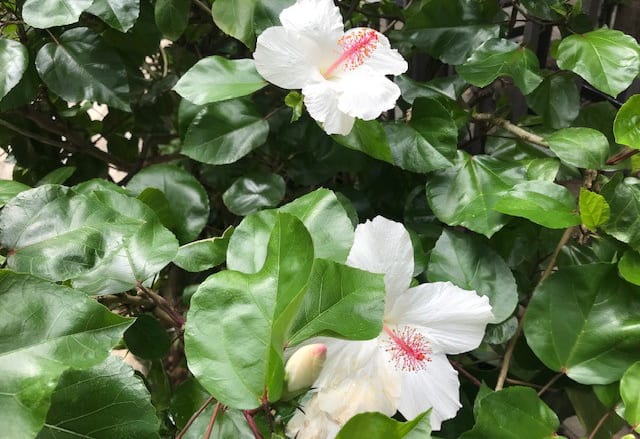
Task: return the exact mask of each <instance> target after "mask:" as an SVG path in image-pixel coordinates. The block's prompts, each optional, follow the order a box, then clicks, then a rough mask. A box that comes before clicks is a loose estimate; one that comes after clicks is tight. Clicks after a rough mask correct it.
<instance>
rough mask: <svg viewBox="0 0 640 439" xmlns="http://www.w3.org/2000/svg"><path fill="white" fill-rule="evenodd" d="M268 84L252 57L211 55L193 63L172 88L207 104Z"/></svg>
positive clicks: (180, 93) (235, 96)
mask: <svg viewBox="0 0 640 439" xmlns="http://www.w3.org/2000/svg"><path fill="white" fill-rule="evenodd" d="M266 85H267V83H266V82H265V81H264V79H262V76H260V75H259V74H258V72H257V71H256V67H255V63H254V61H253V60H252V59H233V60H229V59H226V58H223V57H221V56H210V57H208V58H204V59H201V60H200V61H198V62H197V63H196V65H194V66H193V67H191V68H190V69H189V70H188V71H187V73H185V74H184V75H183V76H182V78H180V80H179V81H178V83H177V84H176V85H175V87H173V89H174V90H175V91H176V93H178V94H179V95H180V96H182V97H183V98H185V99H188V100H189V101H191V102H193V103H194V104H197V105H204V104H210V103H212V102H218V101H225V100H227V99H233V98H238V97H240V96H245V95H248V94H251V93H253V92H254V91H256V90H260V89H261V88H262V87H264V86H266Z"/></svg>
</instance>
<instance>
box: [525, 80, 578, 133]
mask: <svg viewBox="0 0 640 439" xmlns="http://www.w3.org/2000/svg"><path fill="white" fill-rule="evenodd" d="M527 103H528V104H529V106H530V107H531V108H532V109H533V111H535V112H536V113H537V114H538V115H539V116H541V117H542V120H543V122H544V124H545V126H547V127H550V128H554V129H559V128H566V127H568V126H569V125H571V122H573V121H574V120H575V118H576V117H578V113H579V112H580V93H579V90H578V84H577V82H576V77H575V76H574V75H572V74H570V73H560V74H552V75H549V76H547V77H546V78H545V79H544V81H542V83H541V84H540V85H539V86H538V88H536V89H535V90H533V91H532V92H531V93H530V94H529V95H528V96H527Z"/></svg>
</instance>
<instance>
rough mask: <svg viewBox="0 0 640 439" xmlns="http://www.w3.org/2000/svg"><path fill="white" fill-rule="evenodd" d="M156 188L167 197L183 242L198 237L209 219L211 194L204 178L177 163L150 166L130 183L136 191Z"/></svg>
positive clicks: (132, 189)
mask: <svg viewBox="0 0 640 439" xmlns="http://www.w3.org/2000/svg"><path fill="white" fill-rule="evenodd" d="M146 188H156V189H158V190H160V191H162V193H164V195H165V196H166V197H167V200H169V205H170V208H171V214H172V215H173V218H174V220H175V225H176V227H175V232H176V236H177V237H178V239H179V240H180V242H189V241H192V240H193V239H195V238H197V237H198V235H199V234H200V232H201V231H202V229H203V228H204V226H205V225H206V224H207V221H208V220H209V196H208V194H207V191H206V190H205V188H204V187H203V186H202V184H200V182H199V181H198V180H197V179H196V178H195V177H194V176H193V175H192V174H191V173H190V172H188V171H186V170H184V169H183V168H180V167H178V166H174V165H168V164H162V165H153V166H148V167H146V168H144V169H143V170H141V171H140V172H138V173H137V174H136V175H135V176H134V177H133V178H132V179H131V181H130V182H129V183H128V184H127V189H129V190H130V191H132V192H133V193H135V194H139V193H141V192H142V191H143V190H145V189H146Z"/></svg>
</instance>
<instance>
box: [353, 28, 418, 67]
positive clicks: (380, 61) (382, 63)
mask: <svg viewBox="0 0 640 439" xmlns="http://www.w3.org/2000/svg"><path fill="white" fill-rule="evenodd" d="M363 32H367V33H368V32H375V35H376V37H377V38H376V44H375V48H374V49H373V50H372V51H370V52H367V56H366V57H364V58H363V61H364V63H363V64H362V66H366V67H369V68H370V69H371V70H372V71H373V72H375V73H376V74H377V75H381V76H384V75H401V74H403V73H404V72H406V71H407V69H408V68H409V65H408V64H407V62H406V61H405V60H404V58H403V57H402V55H400V53H398V51H397V50H396V49H392V48H391V44H389V39H388V38H387V37H386V36H384V34H382V33H380V32H377V31H373V30H372V29H369V28H361V27H356V28H353V29H349V30H348V31H347V32H345V34H344V37H343V39H344V38H349V36H350V35H357V34H361V33H363Z"/></svg>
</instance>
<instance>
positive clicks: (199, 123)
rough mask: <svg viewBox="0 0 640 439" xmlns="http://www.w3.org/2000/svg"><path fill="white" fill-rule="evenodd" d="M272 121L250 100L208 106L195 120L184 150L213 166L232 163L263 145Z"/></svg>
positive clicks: (187, 134) (185, 139) (184, 152)
mask: <svg viewBox="0 0 640 439" xmlns="http://www.w3.org/2000/svg"><path fill="white" fill-rule="evenodd" d="M268 134H269V124H268V123H267V122H266V121H265V120H264V119H263V118H262V117H260V115H259V114H258V113H257V112H256V110H255V109H254V108H253V105H251V103H249V102H248V101H243V100H233V101H228V102H220V103H215V104H211V105H208V106H207V107H205V108H204V109H202V110H201V111H200V112H199V113H198V115H197V116H196V117H195V119H193V122H191V125H190V126H189V129H188V130H187V133H186V135H185V138H184V144H183V146H182V153H183V154H184V155H186V156H189V157H191V158H192V159H194V160H197V161H199V162H204V163H209V164H211V165H222V164H226V163H233V162H235V161H237V160H239V159H241V158H242V157H244V156H245V155H247V154H249V153H250V152H251V151H252V150H254V149H256V148H258V147H259V146H261V145H263V144H264V143H265V142H266V140H267V135H268Z"/></svg>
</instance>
